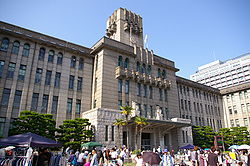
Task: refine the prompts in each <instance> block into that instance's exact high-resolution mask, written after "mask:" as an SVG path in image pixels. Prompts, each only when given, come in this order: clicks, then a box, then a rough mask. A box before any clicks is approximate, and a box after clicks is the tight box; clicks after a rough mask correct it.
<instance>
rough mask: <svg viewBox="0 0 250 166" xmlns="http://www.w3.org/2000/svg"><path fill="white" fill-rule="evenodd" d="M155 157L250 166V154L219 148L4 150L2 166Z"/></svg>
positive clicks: (184, 163) (100, 164)
mask: <svg viewBox="0 0 250 166" xmlns="http://www.w3.org/2000/svg"><path fill="white" fill-rule="evenodd" d="M147 153H150V154H154V155H155V156H157V158H158V159H159V162H156V163H155V164H151V165H156V166H174V165H179V166H250V150H236V149H232V150H231V151H228V152H223V153H222V152H221V151H220V150H217V149H216V148H215V147H211V148H210V149H204V150H203V149H200V148H198V147H194V148H193V149H180V150H179V151H174V150H171V151H169V150H168V149H167V148H161V147H160V146H159V147H158V148H153V150H152V151H148V150H143V151H142V152H140V151H136V154H135V151H133V152H132V151H129V150H128V149H127V148H126V146H123V147H121V148H117V147H113V148H110V149H109V148H106V147H102V148H95V147H92V148H89V149H82V150H81V151H80V150H77V151H74V150H70V149H69V148H67V149H66V150H65V151H64V152H51V151H48V150H47V149H39V151H37V150H36V149H32V148H31V147H29V148H15V149H12V150H6V149H4V148H2V149H0V166H2V165H13V164H14V165H16V163H20V164H21V165H23V166H32V165H33V166H123V165H124V163H125V162H127V163H130V162H133V163H134V164H135V165H136V166H149V165H150V163H149V162H147V161H146V159H147V158H146V154H147ZM20 164H18V165H20Z"/></svg>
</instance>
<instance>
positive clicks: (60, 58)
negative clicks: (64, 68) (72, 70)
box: [57, 52, 63, 65]
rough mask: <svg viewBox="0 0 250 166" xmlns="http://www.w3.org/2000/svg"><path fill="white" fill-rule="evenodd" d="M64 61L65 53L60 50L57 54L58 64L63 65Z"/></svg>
mask: <svg viewBox="0 0 250 166" xmlns="http://www.w3.org/2000/svg"><path fill="white" fill-rule="evenodd" d="M62 61H63V54H62V53H61V52H59V53H58V55H57V64H58V65H61V64H62Z"/></svg>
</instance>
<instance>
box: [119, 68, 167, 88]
mask: <svg viewBox="0 0 250 166" xmlns="http://www.w3.org/2000/svg"><path fill="white" fill-rule="evenodd" d="M115 77H116V78H117V79H127V80H129V79H133V80H134V81H135V82H139V83H143V84H149V85H151V86H156V87H159V88H163V89H168V88H170V85H171V82H170V81H169V80H167V79H163V78H158V77H153V76H151V75H147V74H146V73H140V72H137V71H134V70H129V69H127V68H126V69H124V68H123V67H121V66H118V67H116V70H115Z"/></svg>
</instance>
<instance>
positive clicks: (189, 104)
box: [188, 101, 191, 111]
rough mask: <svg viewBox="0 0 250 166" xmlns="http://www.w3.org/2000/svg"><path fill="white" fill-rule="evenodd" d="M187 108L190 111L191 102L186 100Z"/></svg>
mask: <svg viewBox="0 0 250 166" xmlns="http://www.w3.org/2000/svg"><path fill="white" fill-rule="evenodd" d="M188 110H189V111H191V103H190V101H188Z"/></svg>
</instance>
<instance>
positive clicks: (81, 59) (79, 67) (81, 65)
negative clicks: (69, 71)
mask: <svg viewBox="0 0 250 166" xmlns="http://www.w3.org/2000/svg"><path fill="white" fill-rule="evenodd" d="M83 66H84V60H83V58H80V59H79V66H78V69H79V70H82V69H83Z"/></svg>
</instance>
